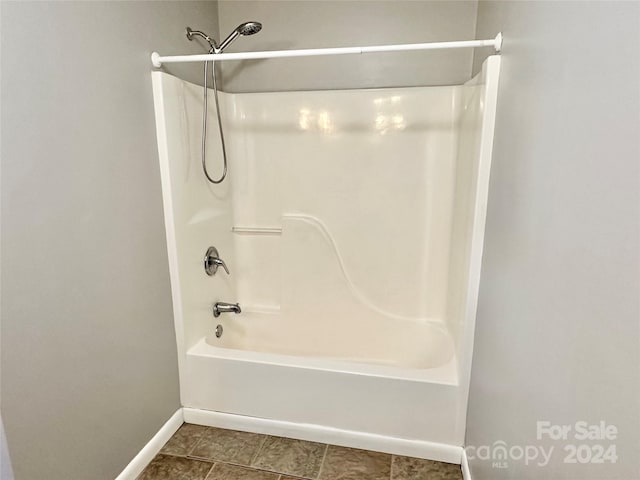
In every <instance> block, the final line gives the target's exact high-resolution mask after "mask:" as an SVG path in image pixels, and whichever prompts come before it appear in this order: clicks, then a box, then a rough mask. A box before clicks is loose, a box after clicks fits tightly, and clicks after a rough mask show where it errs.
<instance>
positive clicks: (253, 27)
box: [236, 22, 262, 35]
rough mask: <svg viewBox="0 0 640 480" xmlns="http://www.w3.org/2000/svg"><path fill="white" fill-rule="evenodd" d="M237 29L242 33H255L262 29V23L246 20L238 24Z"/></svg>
mask: <svg viewBox="0 0 640 480" xmlns="http://www.w3.org/2000/svg"><path fill="white" fill-rule="evenodd" d="M236 30H238V31H239V32H240V35H253V34H254V33H258V32H259V31H260V30H262V24H261V23H260V22H245V23H243V24H242V25H238V28H236Z"/></svg>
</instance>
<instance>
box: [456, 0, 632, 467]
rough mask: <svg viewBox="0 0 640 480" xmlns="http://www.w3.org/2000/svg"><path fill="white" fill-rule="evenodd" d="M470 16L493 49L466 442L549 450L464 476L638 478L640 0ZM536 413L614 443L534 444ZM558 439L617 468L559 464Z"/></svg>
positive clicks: (520, 5)
mask: <svg viewBox="0 0 640 480" xmlns="http://www.w3.org/2000/svg"><path fill="white" fill-rule="evenodd" d="M478 20H479V22H478V35H479V36H483V35H491V34H493V33H495V32H496V31H498V30H502V31H503V32H504V35H505V46H504V52H503V69H502V73H501V78H500V90H499V97H498V114H497V124H496V137H495V146H494V157H493V167H492V173H491V175H492V177H491V187H490V198H489V212H488V220H487V233H486V243H485V253H484V259H483V267H482V280H481V288H480V303H479V313H478V320H477V330H476V341H475V352H474V360H473V373H472V385H471V396H470V404H469V412H468V430H467V444H468V445H471V446H474V447H478V446H481V445H492V444H493V443H494V442H496V441H499V440H503V441H505V442H506V443H507V444H508V445H509V446H514V445H521V446H524V445H534V446H535V445H543V446H545V447H549V446H555V449H556V451H555V453H554V454H553V457H552V463H551V465H550V466H548V467H545V468H541V467H536V466H529V467H526V466H524V465H523V462H522V461H515V460H510V461H509V462H508V464H509V468H508V469H499V468H492V464H491V462H488V461H479V460H474V461H472V462H471V470H472V474H473V479H474V480H485V479H492V480H493V479H507V478H508V479H518V480H525V479H541V478H545V479H551V480H557V479H581V480H588V479H614V478H618V479H625V480H630V479H632V478H640V470H639V468H640V463H639V459H638V452H640V442H639V436H640V424H639V423H640V412H639V408H640V388H639V387H640V385H639V380H640V376H639V374H640V371H639V367H640V357H639V353H640V343H639V338H640V331H639V318H640V312H639V304H638V291H639V290H640V285H639V283H640V282H639V278H638V277H639V245H640V243H639V242H640V238H639V220H640V210H639V205H640V204H639V191H640V182H639V180H640V176H639V175H640V169H639V166H640V143H639V142H640V140H639V139H640V135H639V132H640V124H639V120H640V88H639V85H640V55H639V52H638V48H639V45H640V3H638V2H628V3H614V2H567V3H564V2H480V5H479V10H478ZM477 60H478V62H476V64H477V65H478V64H479V62H480V60H481V59H480V58H478V59H477ZM538 420H542V421H544V420H547V421H550V422H552V423H557V424H573V423H575V422H576V421H579V420H585V421H588V422H591V423H596V422H599V421H600V420H604V421H606V422H607V423H608V424H614V425H616V426H617V428H618V430H619V436H618V439H617V440H616V441H613V442H607V441H600V442H581V441H576V440H575V439H572V438H571V437H570V438H569V440H568V441H558V442H553V441H539V440H537V439H536V422H537V421H538ZM569 443H574V444H580V443H587V444H588V445H592V444H593V443H601V444H603V445H609V444H611V443H614V444H617V450H618V456H619V459H618V462H617V463H616V464H614V465H610V464H604V465H597V464H587V465H577V464H566V463H563V459H564V457H565V454H566V452H564V451H563V448H564V446H565V445H566V444H569Z"/></svg>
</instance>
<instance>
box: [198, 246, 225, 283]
mask: <svg viewBox="0 0 640 480" xmlns="http://www.w3.org/2000/svg"><path fill="white" fill-rule="evenodd" d="M218 267H222V268H224V271H225V272H227V275H230V273H229V269H228V268H227V265H226V264H225V263H224V260H222V259H221V258H220V254H219V253H218V249H217V248H216V247H209V248H208V249H207V253H205V254H204V271H205V272H206V273H207V275H209V276H212V275H215V274H216V272H217V271H218Z"/></svg>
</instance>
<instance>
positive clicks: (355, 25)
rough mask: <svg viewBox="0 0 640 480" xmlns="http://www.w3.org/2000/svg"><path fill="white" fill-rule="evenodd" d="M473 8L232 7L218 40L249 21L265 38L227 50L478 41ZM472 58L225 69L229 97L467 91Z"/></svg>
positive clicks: (415, 56)
mask: <svg viewBox="0 0 640 480" xmlns="http://www.w3.org/2000/svg"><path fill="white" fill-rule="evenodd" d="M476 7H477V2H476V1H475V0H473V1H456V2H451V1H440V2H438V1H399V0H386V1H345V0H343V1H329V0H322V1H320V0H310V1H297V2H291V1H272V0H258V1H227V0H221V1H220V2H219V19H220V32H221V34H222V35H225V36H226V35H227V34H228V33H229V32H231V31H232V30H233V29H234V28H235V27H236V26H237V25H239V24H240V23H242V22H245V21H247V20H258V21H260V22H262V23H263V25H264V28H263V29H262V31H261V32H260V33H259V34H257V35H254V36H251V37H244V38H240V39H238V40H236V41H235V43H234V44H233V45H231V47H229V49H228V50H227V51H228V52H232V51H247V50H287V49H298V48H323V47H345V46H366V45H380V44H396V43H422V42H431V41H447V40H470V39H473V38H474V35H475V26H476ZM471 61H472V51H471V50H466V49H465V50H449V51H439V52H409V53H397V52H396V53H376V54H368V55H345V56H334V57H315V58H288V59H270V60H250V61H244V62H242V63H239V62H226V63H225V64H224V67H223V71H224V80H225V83H224V88H225V90H226V91H229V92H246V91H279V90H313V89H318V90H326V89H334V88H367V87H385V86H410V85H450V84H458V83H463V82H465V81H466V80H468V79H469V78H470V74H471Z"/></svg>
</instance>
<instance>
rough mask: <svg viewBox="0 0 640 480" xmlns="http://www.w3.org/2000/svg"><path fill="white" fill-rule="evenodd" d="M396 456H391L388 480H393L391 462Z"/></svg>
mask: <svg viewBox="0 0 640 480" xmlns="http://www.w3.org/2000/svg"><path fill="white" fill-rule="evenodd" d="M395 460H396V456H395V455H394V454H391V468H389V480H393V462H395Z"/></svg>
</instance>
